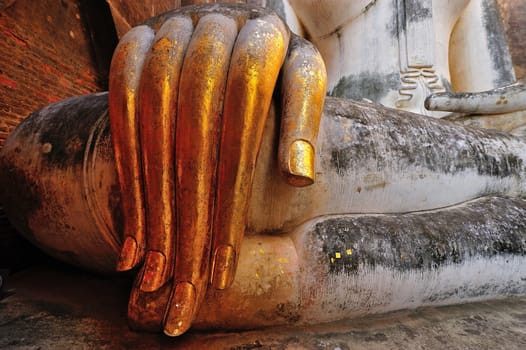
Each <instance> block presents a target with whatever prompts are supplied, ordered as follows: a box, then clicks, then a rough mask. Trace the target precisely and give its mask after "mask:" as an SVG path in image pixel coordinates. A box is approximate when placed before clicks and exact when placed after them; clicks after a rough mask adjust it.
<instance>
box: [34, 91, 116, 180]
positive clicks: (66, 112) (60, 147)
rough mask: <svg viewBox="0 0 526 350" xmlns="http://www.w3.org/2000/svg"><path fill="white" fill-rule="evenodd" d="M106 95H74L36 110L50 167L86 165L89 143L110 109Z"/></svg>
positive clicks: (41, 137)
mask: <svg viewBox="0 0 526 350" xmlns="http://www.w3.org/2000/svg"><path fill="white" fill-rule="evenodd" d="M107 109H108V100H107V95H106V94H100V95H87V96H78V97H73V98H70V99H67V100H64V101H61V102H58V103H56V104H54V105H52V106H48V107H45V108H43V109H41V110H39V111H37V112H35V113H34V114H35V119H36V121H37V123H38V126H37V130H39V135H40V140H39V143H40V144H41V145H43V146H44V145H46V144H48V145H50V146H49V147H50V151H49V152H46V153H45V154H44V155H43V159H44V160H45V162H47V165H48V166H49V167H50V168H59V169H66V168H70V167H72V166H82V163H83V160H84V154H85V151H86V143H87V141H88V138H89V136H90V133H91V131H92V128H93V125H94V124H95V122H96V120H97V119H98V118H99V117H100V116H101V115H102V114H103V113H105V112H106V111H107Z"/></svg>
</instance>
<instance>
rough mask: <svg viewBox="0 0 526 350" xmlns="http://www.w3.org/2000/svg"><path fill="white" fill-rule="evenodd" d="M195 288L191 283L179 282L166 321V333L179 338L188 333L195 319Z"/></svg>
mask: <svg viewBox="0 0 526 350" xmlns="http://www.w3.org/2000/svg"><path fill="white" fill-rule="evenodd" d="M194 305H195V288H194V286H193V284H192V283H190V282H179V283H177V286H176V287H175V291H174V295H173V297H172V300H171V303H170V306H169V309H168V313H167V314H166V319H165V321H164V333H165V334H166V335H168V336H171V337H177V336H179V335H181V334H183V333H184V332H186V331H187V330H188V329H189V328H190V325H191V324H192V321H193V317H194Z"/></svg>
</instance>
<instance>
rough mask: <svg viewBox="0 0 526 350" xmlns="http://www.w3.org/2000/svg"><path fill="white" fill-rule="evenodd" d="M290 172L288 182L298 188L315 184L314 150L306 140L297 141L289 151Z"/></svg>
mask: <svg viewBox="0 0 526 350" xmlns="http://www.w3.org/2000/svg"><path fill="white" fill-rule="evenodd" d="M289 172H290V174H288V176H287V181H288V182H289V183H290V184H291V185H293V186H297V187H303V186H308V185H311V184H312V183H313V182H314V148H313V147H312V145H311V144H310V143H309V142H307V141H305V140H296V141H294V142H293V143H292V145H291V146H290V149H289Z"/></svg>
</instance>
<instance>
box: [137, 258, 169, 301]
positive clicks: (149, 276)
mask: <svg viewBox="0 0 526 350" xmlns="http://www.w3.org/2000/svg"><path fill="white" fill-rule="evenodd" d="M165 266H166V258H165V257H164V254H162V253H160V252H155V251H152V252H148V254H146V260H145V263H144V273H143V275H142V281H141V286H140V289H141V290H142V291H143V292H154V291H156V290H157V289H159V288H161V286H162V285H163V284H164V281H163V276H164V269H165Z"/></svg>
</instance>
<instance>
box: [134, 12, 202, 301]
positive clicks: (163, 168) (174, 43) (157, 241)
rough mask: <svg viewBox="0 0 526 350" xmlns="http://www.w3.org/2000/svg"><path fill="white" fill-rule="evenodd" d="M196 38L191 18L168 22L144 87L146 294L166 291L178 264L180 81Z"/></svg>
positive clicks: (157, 38) (156, 43)
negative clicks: (176, 253)
mask: <svg viewBox="0 0 526 350" xmlns="http://www.w3.org/2000/svg"><path fill="white" fill-rule="evenodd" d="M192 32H193V25H192V21H191V19H190V18H187V17H183V16H178V17H172V18H170V19H168V20H167V21H166V22H165V23H164V24H163V25H162V27H161V28H160V29H159V31H158V32H157V34H156V36H155V39H154V41H153V44H152V46H151V49H150V51H149V53H148V56H147V58H146V62H145V63H144V69H143V72H142V78H141V82H140V89H139V96H140V101H141V105H140V110H139V125H140V145H141V150H142V167H143V176H144V179H145V181H144V195H145V199H146V201H145V206H146V213H147V216H146V241H147V242H146V246H147V251H146V256H145V269H144V273H143V275H142V280H141V283H140V289H141V290H142V291H144V292H152V291H155V290H157V289H158V288H160V287H161V286H162V285H163V284H164V283H165V282H166V281H167V280H168V279H169V278H170V277H171V276H172V273H173V262H174V259H175V226H176V225H175V121H176V112H177V111H176V106H177V97H178V86H179V77H180V73H181V67H182V65H183V58H184V55H185V52H186V48H187V46H188V43H189V41H190V38H191V36H192Z"/></svg>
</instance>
